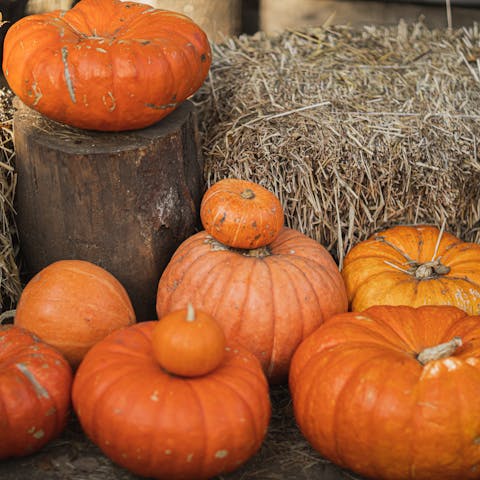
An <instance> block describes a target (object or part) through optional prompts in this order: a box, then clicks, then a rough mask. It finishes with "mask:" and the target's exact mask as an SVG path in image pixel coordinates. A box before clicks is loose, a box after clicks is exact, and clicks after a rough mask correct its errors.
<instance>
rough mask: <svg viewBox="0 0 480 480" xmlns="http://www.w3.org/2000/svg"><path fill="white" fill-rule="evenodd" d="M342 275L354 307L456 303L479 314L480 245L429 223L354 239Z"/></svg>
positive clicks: (457, 305)
mask: <svg viewBox="0 0 480 480" xmlns="http://www.w3.org/2000/svg"><path fill="white" fill-rule="evenodd" d="M342 275H343V278H344V280H345V284H346V287H347V292H348V298H349V303H350V307H351V310H354V311H362V310H364V309H366V308H368V307H370V306H373V305H410V306H412V307H418V306H421V305H453V306H456V307H459V308H461V309H462V310H465V311H466V312H467V313H469V314H472V315H473V314H480V245H478V244H475V243H468V242H463V241H462V240H460V239H459V238H457V237H455V236H454V235H452V234H450V233H448V232H445V231H443V229H438V228H437V227H434V226H429V225H418V226H396V227H393V228H390V229H387V230H385V231H382V232H379V233H376V234H375V235H373V236H372V237H371V238H369V239H368V240H365V241H363V242H360V243H358V244H357V245H355V246H354V247H353V248H352V249H351V250H350V251H349V252H348V253H347V255H346V256H345V260H344V264H343V269H342Z"/></svg>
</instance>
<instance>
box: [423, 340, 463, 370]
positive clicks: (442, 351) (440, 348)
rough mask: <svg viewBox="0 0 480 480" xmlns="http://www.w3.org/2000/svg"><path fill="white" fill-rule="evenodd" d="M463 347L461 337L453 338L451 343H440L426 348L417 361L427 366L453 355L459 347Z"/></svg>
mask: <svg viewBox="0 0 480 480" xmlns="http://www.w3.org/2000/svg"><path fill="white" fill-rule="evenodd" d="M462 345H463V342H462V339H461V338H460V337H453V338H452V339H451V340H450V341H449V342H445V343H440V344H439V345H435V346H434V347H428V348H424V349H423V350H422V351H421V352H420V353H419V354H418V355H417V360H418V361H419V362H420V363H421V364H422V365H426V364H427V363H428V362H432V361H434V360H440V359H442V358H446V357H449V356H450V355H452V354H453V353H454V352H455V350H456V349H457V348H458V347H461V346H462Z"/></svg>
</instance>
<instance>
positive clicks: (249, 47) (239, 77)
mask: <svg viewBox="0 0 480 480" xmlns="http://www.w3.org/2000/svg"><path fill="white" fill-rule="evenodd" d="M479 44H480V32H479V28H478V26H477V25H474V26H472V27H471V28H468V29H467V28H463V29H460V30H453V31H451V30H430V29H428V28H426V27H425V26H424V25H423V24H422V23H421V22H419V23H416V24H413V25H406V24H405V23H400V24H399V25H398V26H397V27H368V26H365V27H364V28H362V29H360V30H354V29H353V28H350V27H342V26H338V27H326V28H309V29H305V30H303V31H288V32H284V33H282V34H281V35H278V36H274V37H269V36H266V35H265V34H261V33H260V34H256V35H255V36H250V37H248V36H242V37H240V38H231V39H229V40H228V41H227V42H225V43H223V44H221V45H216V46H215V47H214V61H213V65H212V69H211V74H210V77H209V80H208V81H207V82H206V84H205V86H204V87H203V88H202V89H201V90H200V91H199V93H198V94H197V95H196V97H195V101H196V103H197V105H198V106H199V108H200V112H201V114H200V120H201V131H202V134H203V142H204V155H205V160H206V164H205V175H206V179H207V182H208V184H212V183H213V182H215V181H217V180H219V179H221V178H224V177H239V178H244V179H250V180H253V181H257V182H259V183H260V184H262V185H264V186H265V187H267V188H269V189H271V190H273V191H274V192H275V193H276V194H277V195H278V196H279V197H280V199H281V201H282V204H283V206H284V208H285V212H286V221H287V224H288V225H289V226H291V227H294V228H298V229H299V230H300V231H302V232H304V233H305V234H307V235H309V236H311V237H313V238H315V239H316V240H318V241H320V242H321V243H322V244H324V245H325V246H326V247H327V248H328V249H329V250H330V251H331V252H332V254H333V255H334V256H335V257H336V258H337V260H338V261H339V263H340V265H341V264H342V260H343V257H344V255H345V253H346V252H347V251H348V250H349V248H350V247H351V246H352V245H354V244H355V243H356V242H358V241H360V240H363V239H365V238H367V237H368V236H370V235H371V234H372V233H373V232H375V231H377V230H380V229H383V228H386V227H390V226H393V225H396V224H405V223H406V224H409V223H420V222H426V223H434V224H437V225H442V224H443V222H446V228H448V229H449V230H450V231H452V232H453V233H456V234H457V235H460V236H461V237H462V238H463V239H465V240H469V241H477V242H478V241H479V240H480V194H479V190H480V188H479V185H480V161H479V159H478V154H477V151H478V144H479V140H480V136H479V134H480V129H479V126H480V123H479V122H480V116H479V112H480V60H479V52H480V49H479V47H478V45H479Z"/></svg>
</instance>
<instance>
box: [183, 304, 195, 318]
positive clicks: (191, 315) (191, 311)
mask: <svg viewBox="0 0 480 480" xmlns="http://www.w3.org/2000/svg"><path fill="white" fill-rule="evenodd" d="M185 320H186V321H187V322H193V321H195V309H194V308H193V305H192V304H191V303H190V302H188V305H187V316H186V317H185Z"/></svg>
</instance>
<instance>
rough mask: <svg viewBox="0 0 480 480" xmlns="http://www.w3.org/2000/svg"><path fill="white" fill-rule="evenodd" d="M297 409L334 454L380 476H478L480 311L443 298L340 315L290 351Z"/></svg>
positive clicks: (443, 479)
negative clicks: (473, 312)
mask: <svg viewBox="0 0 480 480" xmlns="http://www.w3.org/2000/svg"><path fill="white" fill-rule="evenodd" d="M290 390H291V394H292V399H293V406H294V412H295V418H296V420H297V423H298V425H299V427H300V429H301V431H302V433H303V434H304V435H305V437H306V438H307V439H308V441H309V442H310V443H311V444H312V445H313V447H314V448H315V449H317V450H318V451H319V452H320V453H321V454H322V455H323V456H325V457H326V458H328V459H330V460H331V461H332V462H334V463H336V464H338V465H340V466H342V467H346V468H349V469H351V470H353V471H355V472H357V473H359V474H361V475H364V476H366V477H369V478H375V479H378V480H383V479H385V480H387V479H388V480H409V479H416V480H432V479H435V480H447V479H448V480H453V479H462V480H467V479H478V478H480V477H479V476H480V471H479V468H480V317H478V316H468V315H466V314H465V312H463V311H462V310H460V309H458V308H455V307H449V306H425V307H419V308H418V309H415V308H413V307H407V306H394V307H389V306H377V307H371V308H369V309H367V310H365V311H363V312H361V313H345V314H341V315H336V316H334V317H333V318H331V319H330V320H329V321H328V322H326V323H325V324H324V325H322V326H321V327H320V328H318V330H316V331H315V332H314V333H313V334H312V335H311V336H309V337H308V338H307V339H306V340H305V341H304V342H303V343H302V344H301V345H300V347H299V348H298V350H297V351H296V352H295V355H294V357H293V360H292V366H291V371H290Z"/></svg>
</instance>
